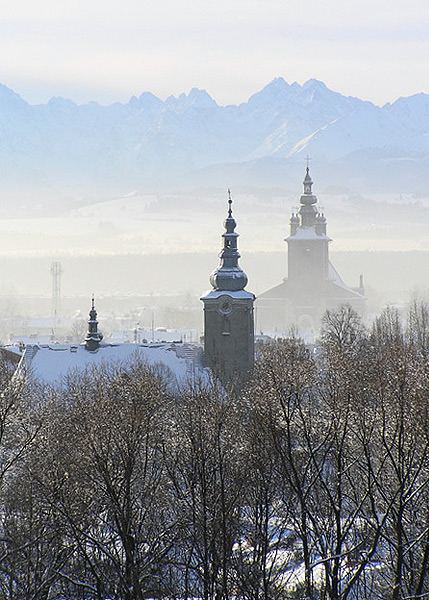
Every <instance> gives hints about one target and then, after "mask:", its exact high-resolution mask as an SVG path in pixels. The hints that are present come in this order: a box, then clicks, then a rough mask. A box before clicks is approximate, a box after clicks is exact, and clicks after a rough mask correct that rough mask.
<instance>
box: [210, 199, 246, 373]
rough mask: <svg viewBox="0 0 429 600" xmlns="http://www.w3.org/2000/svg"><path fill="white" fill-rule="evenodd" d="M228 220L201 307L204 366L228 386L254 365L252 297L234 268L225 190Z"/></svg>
mask: <svg viewBox="0 0 429 600" xmlns="http://www.w3.org/2000/svg"><path fill="white" fill-rule="evenodd" d="M228 205H229V208H228V216H227V218H226V220H225V223H224V227H225V233H223V234H222V238H223V248H222V250H221V252H220V254H219V258H220V264H219V266H218V267H217V269H215V270H214V271H213V273H212V274H211V276H210V283H211V285H212V287H213V289H212V290H210V291H209V292H207V293H206V294H205V295H204V296H202V298H201V300H202V301H203V303H204V363H205V365H206V366H208V367H210V368H211V369H212V370H213V371H214V372H215V373H217V374H219V376H220V377H221V378H222V379H223V380H224V381H228V382H234V381H235V380H242V379H244V378H245V377H246V376H247V375H248V373H249V372H250V371H251V369H252V367H253V361H254V325H253V302H254V300H255V296H254V294H252V293H251V292H247V291H246V290H245V289H244V288H245V286H246V284H247V275H246V274H245V273H244V271H243V269H241V267H240V266H239V265H238V259H239V258H240V254H239V252H238V249H237V241H238V233H236V232H235V227H236V225H237V224H236V222H235V219H234V217H233V216H232V199H231V192H230V191H229V190H228Z"/></svg>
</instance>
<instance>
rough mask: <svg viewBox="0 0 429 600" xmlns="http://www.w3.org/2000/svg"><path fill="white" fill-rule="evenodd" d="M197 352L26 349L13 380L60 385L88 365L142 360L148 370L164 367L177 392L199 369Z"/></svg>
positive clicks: (164, 347) (163, 347) (183, 348)
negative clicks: (21, 378)
mask: <svg viewBox="0 0 429 600" xmlns="http://www.w3.org/2000/svg"><path fill="white" fill-rule="evenodd" d="M199 356H200V349H199V348H198V347H197V346H194V345H191V344H117V345H116V344H107V343H101V344H100V347H99V348H98V349H97V350H95V351H93V352H90V351H88V350H86V348H85V346H84V345H76V344H43V345H34V346H27V348H26V349H25V352H24V354H23V356H22V359H21V361H20V363H19V365H18V369H17V373H16V376H18V375H19V374H20V373H23V374H25V375H27V376H29V377H30V378H31V379H34V380H36V381H38V382H40V383H45V384H50V385H62V384H63V383H64V380H65V377H66V375H69V374H71V373H72V372H73V371H83V370H85V369H86V368H88V367H91V366H92V365H98V366H100V365H105V366H108V365H109V364H118V363H127V362H130V361H132V360H135V359H143V360H144V361H145V362H146V363H147V364H148V365H149V366H161V367H167V368H168V373H171V375H172V377H171V378H170V377H169V376H168V375H167V379H168V382H167V383H168V385H169V387H171V388H177V387H179V386H181V385H185V384H186V383H187V382H190V381H192V380H193V378H194V377H195V375H196V373H197V372H198V371H199V370H200V369H201V370H202V367H201V366H200V365H199V361H198V358H199Z"/></svg>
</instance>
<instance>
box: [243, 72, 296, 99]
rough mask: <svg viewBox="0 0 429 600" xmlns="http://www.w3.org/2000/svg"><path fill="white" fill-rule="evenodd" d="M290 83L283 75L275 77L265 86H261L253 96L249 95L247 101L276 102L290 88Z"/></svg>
mask: <svg viewBox="0 0 429 600" xmlns="http://www.w3.org/2000/svg"><path fill="white" fill-rule="evenodd" d="M290 87H291V86H290V85H289V84H288V83H287V81H285V80H284V79H283V77H276V78H275V79H273V80H272V81H270V83H268V84H267V85H266V86H265V87H263V88H262V90H260V91H259V92H256V94H253V96H250V98H249V102H250V103H251V104H261V103H266V102H269V103H270V102H277V101H278V100H279V99H280V98H283V97H284V95H285V94H286V93H287V92H288V91H289V90H290Z"/></svg>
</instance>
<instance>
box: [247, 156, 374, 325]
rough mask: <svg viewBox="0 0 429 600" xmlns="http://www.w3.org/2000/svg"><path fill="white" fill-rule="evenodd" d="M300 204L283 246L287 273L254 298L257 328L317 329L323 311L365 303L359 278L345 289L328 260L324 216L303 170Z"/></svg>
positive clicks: (361, 281) (360, 310)
mask: <svg viewBox="0 0 429 600" xmlns="http://www.w3.org/2000/svg"><path fill="white" fill-rule="evenodd" d="M303 185H304V193H303V194H302V196H301V198H300V208H299V210H298V212H297V213H292V216H291V219H290V235H289V236H288V237H287V238H286V239H285V241H286V242H287V245H288V276H287V278H285V279H283V282H282V283H280V284H279V285H277V286H275V287H274V288H272V289H270V290H268V291H266V292H264V293H262V294H261V295H260V296H259V298H258V301H257V311H258V328H264V329H265V330H268V329H269V330H274V329H277V331H284V330H286V329H287V328H288V327H290V326H291V325H296V326H298V330H299V331H300V332H302V331H312V330H317V329H318V327H319V325H320V318H321V316H322V315H323V313H324V312H325V310H327V309H333V308H337V307H338V306H340V305H341V304H349V305H350V306H352V308H354V309H355V310H356V311H358V312H362V311H363V309H364V306H365V291H364V288H363V280H362V276H361V278H360V282H359V287H358V288H350V287H348V286H347V285H346V284H345V283H344V282H343V280H342V279H341V277H340V275H339V274H338V272H337V271H336V270H335V268H334V266H333V265H332V263H331V261H330V260H329V244H330V242H331V241H332V240H331V238H330V237H328V235H327V232H326V217H325V215H324V214H323V213H321V212H320V211H319V208H318V206H317V197H316V196H315V195H314V194H313V191H312V186H313V181H312V180H311V177H310V172H309V168H308V166H307V171H306V174H305V178H304V181H303Z"/></svg>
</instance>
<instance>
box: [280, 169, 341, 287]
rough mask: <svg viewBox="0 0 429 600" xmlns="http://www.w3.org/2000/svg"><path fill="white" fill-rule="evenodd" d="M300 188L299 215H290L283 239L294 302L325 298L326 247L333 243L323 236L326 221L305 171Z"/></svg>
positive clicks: (327, 254) (308, 173)
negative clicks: (302, 299) (301, 190)
mask: <svg viewBox="0 0 429 600" xmlns="http://www.w3.org/2000/svg"><path fill="white" fill-rule="evenodd" d="M303 186H304V193H303V194H302V196H301V198H300V209H299V211H298V214H294V213H292V216H291V219H290V235H289V236H288V237H287V238H286V239H285V241H286V242H287V245H288V279H289V285H290V292H291V295H292V296H293V297H295V298H296V296H301V297H308V296H309V297H311V296H313V295H315V294H316V295H320V294H322V295H323V294H324V286H325V281H326V280H327V279H328V274H329V253H328V244H329V242H331V241H332V240H331V238H329V237H328V236H327V235H326V218H325V216H324V215H323V214H322V213H320V212H319V211H318V209H317V207H316V204H317V197H316V196H315V195H314V194H313V192H312V186H313V182H312V180H311V177H310V172H309V168H308V167H307V172H306V174H305V178H304V181H303ZM296 299H298V298H296Z"/></svg>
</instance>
